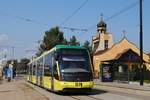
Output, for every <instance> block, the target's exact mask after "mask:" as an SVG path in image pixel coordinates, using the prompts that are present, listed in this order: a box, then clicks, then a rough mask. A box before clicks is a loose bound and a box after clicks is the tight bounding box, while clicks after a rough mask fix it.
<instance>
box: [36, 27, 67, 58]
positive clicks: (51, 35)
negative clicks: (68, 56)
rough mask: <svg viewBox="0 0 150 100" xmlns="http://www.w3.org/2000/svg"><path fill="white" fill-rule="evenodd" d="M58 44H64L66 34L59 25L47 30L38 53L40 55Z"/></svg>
mask: <svg viewBox="0 0 150 100" xmlns="http://www.w3.org/2000/svg"><path fill="white" fill-rule="evenodd" d="M57 44H64V36H63V32H61V31H60V30H59V27H54V28H51V29H50V30H48V31H46V32H45V34H44V37H43V42H42V43H41V44H40V48H39V51H38V52H37V53H36V55H37V56H40V55H41V54H42V53H43V52H44V51H47V50H50V49H51V48H53V47H54V46H55V45H57Z"/></svg>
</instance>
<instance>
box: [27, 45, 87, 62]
mask: <svg viewBox="0 0 150 100" xmlns="http://www.w3.org/2000/svg"><path fill="white" fill-rule="evenodd" d="M56 49H85V48H84V47H81V46H69V45H56V46H55V47H53V48H52V49H50V50H48V51H46V52H44V53H43V54H42V55H41V56H39V57H37V58H35V59H33V60H32V61H30V62H29V64H31V63H32V62H34V61H36V60H38V59H40V58H41V57H43V56H44V55H46V54H48V53H50V52H52V51H53V50H56Z"/></svg>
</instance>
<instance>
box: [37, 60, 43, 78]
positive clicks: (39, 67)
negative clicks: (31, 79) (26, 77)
mask: <svg viewBox="0 0 150 100" xmlns="http://www.w3.org/2000/svg"><path fill="white" fill-rule="evenodd" d="M42 71H43V58H41V59H39V60H38V61H37V75H38V76H42Z"/></svg>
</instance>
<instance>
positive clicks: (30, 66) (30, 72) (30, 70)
mask: <svg viewBox="0 0 150 100" xmlns="http://www.w3.org/2000/svg"><path fill="white" fill-rule="evenodd" d="M29 75H32V64H31V65H29Z"/></svg>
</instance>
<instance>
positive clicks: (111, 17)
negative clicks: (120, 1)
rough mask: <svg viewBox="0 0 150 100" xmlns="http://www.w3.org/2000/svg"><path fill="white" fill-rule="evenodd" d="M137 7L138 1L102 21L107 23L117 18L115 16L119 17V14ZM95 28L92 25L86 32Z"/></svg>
mask: <svg viewBox="0 0 150 100" xmlns="http://www.w3.org/2000/svg"><path fill="white" fill-rule="evenodd" d="M137 5H138V1H137V2H134V3H132V4H131V5H129V6H127V7H126V8H124V9H122V10H120V11H119V12H117V13H114V14H113V15H111V16H110V17H108V18H107V19H106V20H104V21H109V20H111V19H113V18H115V17H117V16H119V15H121V14H123V13H125V12H127V11H128V10H130V9H132V8H134V7H136V6H137ZM95 26H96V25H95V24H94V25H92V26H90V27H89V28H87V30H88V31H89V30H91V29H93V28H94V27H95Z"/></svg>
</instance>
